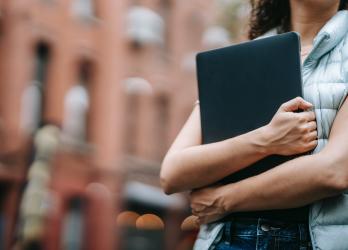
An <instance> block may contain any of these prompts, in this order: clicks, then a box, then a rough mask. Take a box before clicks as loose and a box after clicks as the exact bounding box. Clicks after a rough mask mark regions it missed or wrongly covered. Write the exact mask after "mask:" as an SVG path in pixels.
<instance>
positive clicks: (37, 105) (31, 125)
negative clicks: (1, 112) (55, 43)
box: [21, 43, 50, 134]
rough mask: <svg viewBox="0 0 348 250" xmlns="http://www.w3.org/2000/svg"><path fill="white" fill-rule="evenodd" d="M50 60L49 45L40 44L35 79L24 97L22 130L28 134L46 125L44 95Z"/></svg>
mask: <svg viewBox="0 0 348 250" xmlns="http://www.w3.org/2000/svg"><path fill="white" fill-rule="evenodd" d="M49 60H50V49H49V47H48V45H47V44H45V43H39V44H38V46H37V47H36V49H35V59H34V75H33V79H32V81H31V82H30V84H29V85H28V87H27V88H26V89H25V90H24V93H23V95H22V111H21V112H22V113H21V128H22V129H24V131H25V132H27V133H28V134H31V133H34V132H35V131H36V130H37V129H38V128H39V127H40V126H42V125H43V123H44V121H43V111H44V107H45V98H44V93H45V82H46V78H47V69H48V64H49Z"/></svg>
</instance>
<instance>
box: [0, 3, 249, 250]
mask: <svg viewBox="0 0 348 250" xmlns="http://www.w3.org/2000/svg"><path fill="white" fill-rule="evenodd" d="M248 3H249V1H246V0H215V1H213V0H210V1H206V0H189V1H188V0H0V58H1V60H0V250H5V249H69V250H70V249H71V250H73V249H98V250H100V249H102V250H108V249H130V250H140V249H141V250H162V249H166V250H167V249H168V250H185V249H192V244H193V242H194V240H195V237H196V234H197V230H196V229H194V228H192V227H190V223H189V221H186V222H187V223H186V224H185V223H183V221H184V219H185V218H186V217H187V216H188V215H189V214H190V210H189V206H188V203H187V199H186V197H185V194H177V195H172V196H166V195H164V194H163V192H162V190H161V189H160V186H159V171H160V165H161V161H162V159H163V157H164V155H165V153H166V151H167V150H168V148H169V146H170V144H171V143H172V141H173V140H174V138H175V136H176V135H177V133H178V132H179V130H180V129H181V127H182V125H183V123H184V122H185V120H186V119H187V117H188V115H189V114H190V112H191V111H192V109H193V105H194V103H195V101H196V99H197V83H196V72H195V55H196V53H197V52H199V51H202V50H208V49H213V48H219V47H223V46H227V45H231V44H234V43H238V42H241V41H243V40H246V32H247V24H248V15H249V12H250V6H249V5H248Z"/></svg>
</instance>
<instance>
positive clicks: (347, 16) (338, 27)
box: [311, 10, 348, 59]
mask: <svg viewBox="0 0 348 250" xmlns="http://www.w3.org/2000/svg"><path fill="white" fill-rule="evenodd" d="M347 32H348V11H347V10H341V11H338V12H337V14H335V15H334V16H333V17H332V18H331V19H330V20H329V21H328V22H327V23H326V24H325V25H324V26H323V27H322V28H321V30H320V31H319V33H318V34H317V36H316V37H315V38H314V41H313V52H312V53H311V57H312V58H313V59H318V58H320V57H321V56H322V55H324V54H325V53H327V52H329V51H330V50H331V49H333V48H334V47H335V46H336V45H337V44H338V43H339V42H340V41H342V39H343V37H344V36H345V35H346V34H347Z"/></svg>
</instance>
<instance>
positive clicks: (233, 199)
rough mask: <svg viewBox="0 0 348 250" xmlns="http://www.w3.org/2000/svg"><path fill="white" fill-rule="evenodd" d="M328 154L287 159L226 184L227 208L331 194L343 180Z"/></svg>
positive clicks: (291, 203) (296, 202)
mask: <svg viewBox="0 0 348 250" xmlns="http://www.w3.org/2000/svg"><path fill="white" fill-rule="evenodd" d="M333 159H335V158H334V157H332V156H330V155H329V154H323V153H319V154H317V155H308V156H303V157H299V158H296V159H294V160H291V161H288V162H286V163H284V164H282V165H280V166H278V167H276V168H273V169H272V170H270V171H267V172H264V173H262V174H260V175H257V176H254V177H251V178H248V179H245V180H242V181H240V182H237V183H233V184H230V185H227V186H226V189H225V191H226V192H225V197H224V206H225V209H226V210H227V211H229V212H237V211H253V210H269V209H283V208H294V207H299V206H303V205H306V204H309V203H311V202H313V201H316V200H319V199H322V198H326V197H329V196H333V195H336V194H338V193H339V192H340V191H342V189H343V187H344V186H345V184H344V183H343V181H344V180H343V178H341V177H340V176H339V172H340V171H341V170H342V168H341V169H340V167H339V166H337V164H336V162H335V161H334V160H333Z"/></svg>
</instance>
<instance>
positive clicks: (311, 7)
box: [290, 0, 339, 46]
mask: <svg viewBox="0 0 348 250" xmlns="http://www.w3.org/2000/svg"><path fill="white" fill-rule="evenodd" d="M318 2H319V1H315V0H290V7H291V30H293V31H296V32H298V33H300V34H301V45H302V46H306V45H310V44H312V43H313V39H314V37H315V36H316V35H317V33H318V32H319V31H320V29H321V28H322V27H323V26H324V25H325V23H326V22H327V21H328V20H329V19H330V18H331V17H333V16H334V15H335V14H336V13H337V9H338V6H339V1H335V4H332V1H331V3H330V4H326V5H324V4H322V6H321V5H320V4H319V3H318Z"/></svg>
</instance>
